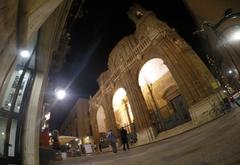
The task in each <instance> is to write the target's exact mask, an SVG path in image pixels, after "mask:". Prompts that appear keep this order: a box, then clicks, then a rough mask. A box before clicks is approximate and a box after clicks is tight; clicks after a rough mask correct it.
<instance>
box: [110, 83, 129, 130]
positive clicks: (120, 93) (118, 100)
mask: <svg viewBox="0 0 240 165" xmlns="http://www.w3.org/2000/svg"><path fill="white" fill-rule="evenodd" d="M112 106H113V111H114V116H115V119H116V125H117V128H118V129H120V128H121V127H125V128H126V129H127V131H128V132H130V131H131V126H130V125H131V123H133V120H134V117H133V114H132V110H131V106H130V103H129V100H128V97H127V93H126V91H125V89H123V88H118V89H117V91H116V92H115V94H114V95H113V100H112Z"/></svg>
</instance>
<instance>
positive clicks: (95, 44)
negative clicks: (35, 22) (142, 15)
mask: <svg viewBox="0 0 240 165" xmlns="http://www.w3.org/2000/svg"><path fill="white" fill-rule="evenodd" d="M134 2H137V3H139V4H141V5H142V6H143V7H144V8H146V9H148V10H152V11H153V12H154V13H155V14H156V15H157V17H158V18H159V19H160V20H162V21H165V22H167V23H168V25H169V26H170V27H173V28H175V29H176V31H177V32H178V33H179V34H180V35H181V36H182V37H183V38H184V39H185V40H186V41H187V42H188V44H190V45H191V46H192V47H193V49H194V50H195V51H196V52H197V53H198V54H202V53H201V50H200V48H199V45H200V44H199V41H198V40H197V37H194V36H193V35H192V32H193V31H194V30H195V26H194V22H193V20H192V18H191V16H190V14H189V12H188V11H187V9H186V8H185V6H184V4H183V2H182V0H168V1H166V0H162V1H160V0H139V1H134ZM132 3H133V1H130V0H129V1H127V0H112V1H110V0H109V1H107V0H86V2H85V4H84V6H83V11H84V15H83V17H81V18H80V19H77V20H76V22H75V23H74V25H73V27H72V29H71V32H70V33H71V42H70V45H71V50H70V52H69V53H68V55H67V59H66V63H65V65H64V66H63V69H62V71H61V72H60V73H59V76H58V77H59V81H61V82H62V85H63V86H65V87H66V86H69V88H68V97H67V98H66V99H65V100H63V101H61V102H60V101H59V102H58V103H57V106H55V107H54V108H53V109H52V119H51V121H50V126H51V127H52V128H57V127H59V125H60V124H61V122H62V121H63V120H64V118H65V117H66V115H67V114H68V112H69V111H70V110H71V108H72V106H73V105H74V103H75V101H76V99H77V98H78V97H85V98H89V95H94V93H95V92H96V91H97V90H98V84H97V81H96V79H97V78H98V77H99V75H100V74H101V72H103V71H105V70H107V61H108V55H109V53H110V51H111V50H112V48H113V47H114V46H115V45H116V44H117V42H118V41H119V40H121V39H122V38H123V37H124V36H126V35H128V34H130V33H133V32H134V29H135V27H134V26H135V25H134V23H133V22H132V21H131V20H130V19H129V18H128V17H127V14H126V12H127V11H128V9H129V7H130V6H131V4H132Z"/></svg>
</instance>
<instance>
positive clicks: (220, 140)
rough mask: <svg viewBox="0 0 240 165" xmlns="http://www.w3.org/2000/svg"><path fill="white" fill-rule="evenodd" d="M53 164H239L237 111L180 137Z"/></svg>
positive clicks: (239, 135)
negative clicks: (114, 152)
mask: <svg viewBox="0 0 240 165" xmlns="http://www.w3.org/2000/svg"><path fill="white" fill-rule="evenodd" d="M56 164H58V165H59V164H65V165H70V164H81V165H113V164H114V165H123V164H124V165H160V164H163V165H204V164H216V165H233V164H234V165H236V164H240V108H238V109H235V110H232V111H231V112H229V113H227V114H226V115H224V116H222V117H220V118H218V119H216V120H214V121H212V122H210V123H208V124H205V125H203V126H201V127H199V128H196V129H193V130H191V131H188V132H186V133H184V134H181V135H178V136H175V137H172V138H168V139H166V140H162V141H158V142H154V143H152V144H148V145H144V146H140V147H136V148H132V149H131V150H130V151H126V152H123V151H119V152H118V153H117V154H113V153H111V152H108V153H102V154H93V155H88V156H82V157H78V158H69V159H67V160H65V161H63V162H58V163H56Z"/></svg>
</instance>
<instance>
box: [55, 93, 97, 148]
mask: <svg viewBox="0 0 240 165" xmlns="http://www.w3.org/2000/svg"><path fill="white" fill-rule="evenodd" d="M60 132H61V134H63V135H67V136H75V137H77V138H78V139H79V140H80V143H81V144H87V143H90V142H92V141H91V139H92V137H91V125H90V116H89V104H88V100H87V99H82V98H80V99H78V101H77V102H76V104H75V105H74V107H73V109H72V111H71V112H70V114H69V115H68V116H67V118H66V119H65V120H64V122H63V124H62V125H61V128H60Z"/></svg>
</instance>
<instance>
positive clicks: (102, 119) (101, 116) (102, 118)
mask: <svg viewBox="0 0 240 165" xmlns="http://www.w3.org/2000/svg"><path fill="white" fill-rule="evenodd" d="M96 117H97V125H98V132H99V133H102V132H107V127H106V115H105V111H104V109H103V107H102V106H100V107H99V108H98V110H97V114H96Z"/></svg>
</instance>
